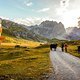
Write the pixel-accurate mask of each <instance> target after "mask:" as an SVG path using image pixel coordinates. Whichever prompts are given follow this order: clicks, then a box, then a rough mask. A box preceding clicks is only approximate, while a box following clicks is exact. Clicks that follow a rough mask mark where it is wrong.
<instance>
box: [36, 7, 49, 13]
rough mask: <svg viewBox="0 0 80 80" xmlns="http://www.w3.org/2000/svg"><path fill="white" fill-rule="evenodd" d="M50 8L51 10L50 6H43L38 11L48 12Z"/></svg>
mask: <svg viewBox="0 0 80 80" xmlns="http://www.w3.org/2000/svg"><path fill="white" fill-rule="evenodd" d="M49 10H50V8H43V9H40V10H38V11H37V12H47V11H49Z"/></svg>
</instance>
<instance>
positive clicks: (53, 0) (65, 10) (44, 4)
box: [0, 0, 80, 28]
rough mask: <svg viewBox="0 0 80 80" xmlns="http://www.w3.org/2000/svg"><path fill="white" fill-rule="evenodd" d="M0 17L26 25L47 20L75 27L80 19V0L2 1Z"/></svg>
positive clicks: (0, 3)
mask: <svg viewBox="0 0 80 80" xmlns="http://www.w3.org/2000/svg"><path fill="white" fill-rule="evenodd" d="M0 17H1V18H4V19H9V20H12V21H15V22H18V23H22V24H26V25H35V24H40V23H41V22H42V21H45V20H53V21H57V22H62V23H63V24H64V26H65V27H66V28H67V27H75V26H77V25H78V18H79V17H80V0H0Z"/></svg>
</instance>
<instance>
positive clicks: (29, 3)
mask: <svg viewBox="0 0 80 80" xmlns="http://www.w3.org/2000/svg"><path fill="white" fill-rule="evenodd" d="M24 4H25V5H26V6H27V7H30V6H32V5H33V3H32V2H24Z"/></svg>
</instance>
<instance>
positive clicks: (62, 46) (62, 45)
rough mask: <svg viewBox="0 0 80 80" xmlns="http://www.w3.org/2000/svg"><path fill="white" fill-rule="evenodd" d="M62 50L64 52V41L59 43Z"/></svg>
mask: <svg viewBox="0 0 80 80" xmlns="http://www.w3.org/2000/svg"><path fill="white" fill-rule="evenodd" d="M61 49H62V52H64V43H62V44H61Z"/></svg>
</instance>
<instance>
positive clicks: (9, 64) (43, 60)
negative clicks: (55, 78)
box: [0, 37, 51, 80]
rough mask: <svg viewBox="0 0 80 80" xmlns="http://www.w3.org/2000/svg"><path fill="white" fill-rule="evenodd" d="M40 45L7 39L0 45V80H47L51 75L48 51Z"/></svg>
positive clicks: (47, 48) (47, 46)
mask: <svg viewBox="0 0 80 80" xmlns="http://www.w3.org/2000/svg"><path fill="white" fill-rule="evenodd" d="M10 41H13V42H12V43H11V42H10ZM40 44H41V43H39V42H33V41H26V40H16V38H10V37H7V38H6V40H5V41H3V43H1V45H0V80H1V79H3V80H47V78H48V77H49V74H50V73H51V68H50V67H51V66H50V65H51V64H50V59H49V51H50V49H49V45H40ZM15 45H20V47H15Z"/></svg>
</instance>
